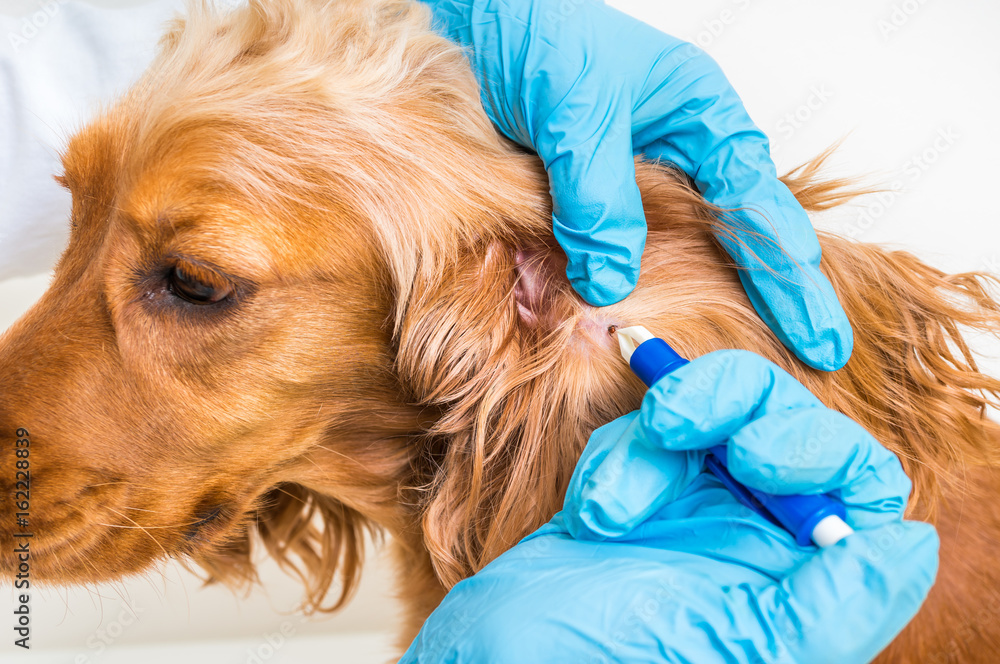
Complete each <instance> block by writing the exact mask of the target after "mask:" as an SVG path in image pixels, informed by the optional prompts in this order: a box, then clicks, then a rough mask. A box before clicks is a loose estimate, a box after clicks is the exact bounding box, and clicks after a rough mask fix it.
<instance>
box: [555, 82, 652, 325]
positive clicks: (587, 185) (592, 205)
mask: <svg viewBox="0 0 1000 664" xmlns="http://www.w3.org/2000/svg"><path fill="white" fill-rule="evenodd" d="M621 94H623V93H621V91H618V90H607V91H605V92H603V93H601V94H597V95H595V92H594V91H593V90H592V89H590V86H575V87H574V88H573V89H572V90H571V91H570V93H569V94H568V95H567V97H566V98H564V99H563V101H562V103H561V104H560V105H559V107H558V108H557V109H556V111H555V112H554V113H552V114H551V115H550V116H549V117H548V119H547V120H546V123H545V125H544V126H543V128H542V130H541V131H540V132H539V134H538V136H537V138H536V141H535V147H536V149H537V150H538V154H539V156H541V158H542V160H543V162H544V163H545V167H546V169H547V171H548V174H549V185H550V192H551V195H552V203H553V208H552V210H553V212H552V229H553V233H554V234H555V237H556V240H557V241H558V242H559V244H560V246H561V247H562V248H563V251H564V252H565V253H566V257H567V259H568V263H567V266H566V276H567V277H568V278H569V281H570V283H571V284H572V285H573V288H575V289H576V291H577V292H578V293H579V294H580V295H581V297H583V298H584V299H585V300H586V301H587V302H589V303H590V304H592V305H594V306H605V305H608V304H614V303H615V302H618V301H620V300H622V299H623V298H625V296H627V295H628V294H629V293H631V292H632V289H633V288H634V287H635V284H636V281H637V279H638V278H639V268H640V260H641V258H642V252H643V249H644V248H645V245H646V216H645V213H644V211H643V207H642V198H641V196H640V194H639V187H638V185H637V184H636V181H635V162H634V157H633V155H632V134H631V114H630V107H629V100H628V99H625V98H623V97H621V96H619V97H618V98H613V97H609V95H621Z"/></svg>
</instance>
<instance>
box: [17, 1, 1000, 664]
mask: <svg viewBox="0 0 1000 664" xmlns="http://www.w3.org/2000/svg"><path fill="white" fill-rule="evenodd" d="M191 13H192V18H191V19H190V20H188V21H187V22H182V21H178V22H176V23H175V24H174V25H173V26H172V27H171V29H170V31H169V32H168V34H167V36H166V37H165V38H164V40H163V42H162V51H161V53H160V55H159V56H158V58H157V59H156V61H155V62H154V63H153V65H152V66H151V67H150V69H149V71H148V72H147V73H146V75H145V77H144V78H143V79H142V80H141V81H140V82H139V83H138V84H137V85H136V86H135V87H134V88H133V89H132V90H131V91H130V92H129V93H128V94H127V95H126V96H125V97H123V98H122V99H121V100H120V101H118V102H117V103H116V104H115V105H114V106H112V107H111V108H109V109H107V110H106V111H105V112H103V113H102V114H101V115H100V116H99V117H98V118H97V119H96V120H94V121H93V122H92V123H90V124H89V125H88V126H87V127H85V128H84V129H83V130H81V131H80V132H79V133H77V134H76V135H75V136H74V137H73V139H72V141H71V143H70V145H69V147H68V149H67V150H66V153H65V155H64V168H65V173H64V175H63V176H62V181H63V182H64V184H65V185H66V186H67V187H68V188H69V189H70V191H71V192H72V194H73V226H74V229H73V231H72V235H71V239H70V243H69V246H68V248H67V249H66V251H65V253H64V254H63V256H62V258H61V259H60V261H59V263H58V266H57V268H56V273H55V279H54V281H53V283H52V286H51V287H50V289H49V291H48V292H47V293H46V294H45V295H44V296H43V297H42V299H41V300H40V301H39V302H38V303H37V304H36V305H35V306H34V307H33V308H32V309H31V310H30V311H29V312H28V313H27V314H25V316H24V317H23V318H22V319H20V320H19V321H18V322H17V323H16V324H15V325H14V326H13V327H12V328H11V329H10V330H9V331H8V332H7V333H6V334H5V335H4V336H3V337H2V338H0V375H2V376H3V377H4V382H3V385H2V388H0V432H2V437H3V447H2V452H0V454H2V456H0V468H3V482H4V486H6V487H7V488H8V490H9V492H11V493H13V490H14V487H13V482H12V478H13V477H14V472H13V469H14V465H15V464H14V461H15V457H14V450H15V443H14V440H13V436H15V431H16V430H17V429H18V428H19V427H23V428H24V429H26V430H27V432H28V433H29V434H30V435H29V439H30V468H31V519H32V521H31V530H32V531H33V532H34V533H35V536H34V538H33V541H32V543H31V546H32V574H33V576H34V578H36V579H40V580H45V581H48V582H51V583H59V584H72V583H82V582H92V581H102V580H107V579H116V578H119V577H121V576H123V575H126V574H132V573H138V572H142V571H143V570H146V569H148V568H150V566H151V565H153V564H154V563H155V562H156V561H157V560H160V559H163V558H165V557H167V556H177V557H181V558H182V559H188V560H193V561H194V562H196V563H198V564H200V565H201V566H202V567H203V568H205V569H206V570H207V571H208V573H209V575H210V577H211V578H213V579H219V580H223V581H240V580H248V579H251V578H253V574H254V573H253V567H252V565H251V563H250V547H251V543H252V542H262V543H263V544H264V546H266V547H267V548H268V550H269V551H270V552H271V553H272V554H273V555H275V556H276V557H278V559H279V560H281V561H285V562H288V563H292V564H295V565H297V568H298V569H299V570H300V571H301V573H302V575H303V577H304V580H305V581H306V585H307V597H306V604H307V606H309V607H312V608H321V609H324V610H325V609H328V608H335V607H336V606H339V605H340V604H341V603H342V602H343V601H345V600H346V598H347V597H348V595H349V591H350V589H351V587H352V586H353V582H354V580H355V579H356V576H357V574H358V573H359V571H360V568H359V565H360V560H361V558H362V551H361V547H362V542H363V541H364V531H365V530H366V529H370V530H373V531H377V532H387V533H389V534H391V536H392V542H393V546H394V548H395V550H396V554H397V560H398V565H399V573H400V577H399V579H400V580H399V589H400V595H401V597H402V599H403V601H404V604H405V607H406V611H407V617H406V623H405V626H404V628H403V631H402V634H401V636H400V642H401V644H405V643H407V642H408V641H409V640H410V639H411V638H412V637H413V635H414V634H415V633H416V630H417V629H419V626H420V624H421V622H422V621H423V619H424V618H425V617H426V616H427V615H428V613H429V612H430V611H431V610H432V609H433V608H434V607H435V606H436V605H437V603H438V602H439V601H440V599H441V598H442V597H443V596H444V594H445V592H446V590H447V588H449V587H451V586H452V585H453V584H454V583H456V582H457V581H458V580H460V579H461V578H463V577H465V576H467V575H469V574H472V573H474V572H475V571H476V570H478V569H480V568H482V567H483V566H484V565H485V564H486V563H488V562H489V561H490V560H492V559H493V558H495V557H496V556H497V555H499V554H500V553H501V552H502V551H504V550H505V549H507V548H509V547H510V546H511V545H513V544H514V543H515V542H516V541H517V540H518V539H520V538H521V537H522V536H524V535H526V534H527V533H529V532H531V531H532V530H534V529H535V528H537V527H538V526H539V525H541V524H542V523H544V522H545V521H547V520H548V519H549V517H550V516H551V515H552V514H553V513H554V512H556V511H557V510H558V509H559V507H560V505H561V498H562V494H563V491H564V490H565V487H566V484H567V482H568V479H569V477H570V475H571V473H572V470H573V468H574V465H575V462H576V460H577V458H578V456H579V453H580V451H581V449H582V448H583V445H584V444H585V443H586V440H587V437H588V435H589V433H590V432H591V431H592V430H593V429H595V428H597V427H598V426H600V425H602V424H605V423H607V422H608V421H610V420H612V419H613V418H615V417H617V416H619V415H622V414H624V413H626V412H628V411H630V410H632V409H634V408H636V407H637V406H638V403H639V400H640V397H641V394H642V386H641V385H640V384H639V383H638V381H637V380H636V379H635V378H634V377H632V376H631V375H630V374H629V372H628V369H627V367H625V365H624V364H623V363H622V362H621V360H620V358H619V357H618V355H617V350H616V346H615V343H614V339H613V338H612V337H611V336H610V335H609V334H608V329H609V327H610V326H622V325H629V324H643V325H645V326H647V327H648V328H650V329H651V330H652V331H653V332H654V333H657V334H658V335H660V336H663V337H665V338H668V339H671V340H672V341H675V342H676V345H677V346H678V350H679V351H680V352H681V353H682V354H685V355H687V356H697V355H701V354H703V353H706V352H708V351H710V350H714V349H717V348H746V349H750V350H753V351H756V352H758V353H761V354H763V355H765V356H767V357H769V358H770V359H772V360H773V361H775V362H777V363H778V364H780V365H781V366H783V367H784V368H786V369H787V370H788V371H790V372H791V373H792V374H793V375H795V376H796V377H797V378H798V379H800V380H802V381H803V382H804V383H805V384H806V385H807V386H808V387H809V388H810V389H811V390H813V391H814V392H815V393H816V394H817V395H818V396H819V397H820V398H822V399H823V400H824V401H825V402H826V403H827V404H828V405H830V406H831V407H834V408H837V409H839V410H841V411H843V412H845V413H846V414H848V415H850V416H851V417H853V418H855V419H857V420H858V421H860V422H861V423H862V424H864V425H865V426H866V427H867V428H868V429H869V430H870V431H871V432H872V433H873V434H874V435H875V436H876V438H878V439H879V440H880V441H882V442H883V443H884V444H885V445H887V446H888V447H889V448H890V449H892V450H894V451H895V452H896V453H897V454H899V455H900V457H901V460H902V461H903V464H904V467H905V468H906V469H907V472H908V473H909V474H910V476H911V478H912V479H913V481H914V494H913V497H912V499H911V504H910V514H911V515H912V516H913V517H915V518H928V519H932V520H934V521H935V522H936V523H937V524H938V527H939V530H940V534H941V538H942V552H941V566H940V572H939V575H938V581H937V584H936V586H935V588H934V590H933V591H932V593H931V596H930V598H929V599H928V601H927V603H926V604H925V606H924V608H923V609H922V611H921V613H920V614H919V615H918V617H917V618H916V619H915V621H914V622H913V623H912V624H911V625H910V626H909V627H908V628H907V629H906V631H904V633H903V634H902V635H901V636H900V637H899V638H897V640H896V641H895V642H894V643H893V644H892V645H891V646H890V649H889V650H888V651H886V653H884V654H883V657H884V658H885V661H897V662H899V661H920V662H935V661H950V660H954V661H962V662H974V661H981V662H986V661H993V658H994V656H995V653H996V652H998V651H1000V627H998V626H997V621H996V620H995V618H994V617H995V614H996V610H997V608H998V607H1000V594H998V580H1000V571H997V569H996V566H995V565H994V564H993V562H992V558H993V551H994V546H995V542H996V541H998V538H1000V516H998V512H997V511H996V510H993V509H991V508H990V509H984V507H985V506H988V505H991V504H992V503H995V502H996V500H997V499H998V497H1000V480H998V478H997V476H996V475H995V474H994V473H993V471H992V469H991V466H993V465H995V463H996V461H997V459H996V456H997V455H996V450H995V448H996V443H997V440H998V438H1000V427H998V426H997V424H995V423H994V422H992V421H990V420H988V419H986V418H985V415H984V406H985V405H986V404H987V403H995V402H996V401H995V400H996V396H997V393H998V391H1000V382H998V381H997V380H995V379H993V378H990V377H989V376H986V375H984V374H982V373H980V372H979V371H978V370H977V368H976V366H975V362H974V360H973V359H972V356H971V355H970V354H969V353H968V352H967V349H966V348H965V345H964V342H963V341H962V337H961V336H960V333H959V330H958V327H957V326H958V325H963V326H970V327H973V328H978V329H980V330H985V331H988V332H992V333H996V332H997V331H998V330H1000V307H998V305H997V302H996V301H995V300H994V299H992V298H991V295H990V292H989V285H988V283H987V281H988V279H987V277H985V276H983V275H971V274H969V275H957V276H949V275H945V274H942V273H940V272H938V271H936V270H934V269H932V268H930V267H928V266H926V265H925V264H923V263H921V262H920V261H919V260H917V259H916V258H914V257H912V256H910V255H908V254H905V253H899V252H896V253H890V252H887V251H884V250H881V249H879V248H876V247H873V246H867V245H862V244H858V243H852V242H849V241H847V240H844V239H841V238H837V237H833V236H826V235H824V236H823V237H822V238H821V239H822V242H823V245H824V256H825V259H824V270H825V272H826V274H827V275H828V276H829V277H830V279H831V282H832V283H833V284H834V286H835V288H836V289H837V291H838V293H839V294H840V297H841V300H842V302H843V304H844V306H845V309H846V311H847V313H848V315H849V316H850V318H851V320H852V323H853V326H854V330H855V335H856V343H855V350H854V354H853V356H852V358H851V361H850V362H849V363H848V365H847V366H846V367H845V368H844V369H842V370H840V371H838V372H835V373H823V372H818V371H814V370H811V369H809V368H807V367H805V366H804V365H802V364H801V363H799V362H798V361H797V360H796V359H795V358H794V356H793V355H792V354H791V353H790V352H789V351H787V350H786V349H785V348H784V347H782V346H781V344H780V343H779V342H777V341H776V340H775V339H774V337H773V335H772V334H771V333H770V331H769V330H768V328H767V327H766V325H765V324H764V323H763V322H762V321H761V320H760V319H759V317H758V316H757V315H756V314H755V313H754V311H753V309H752V308H751V306H750V304H749V302H748V300H747V298H746V296H745V294H744V292H743V290H742V288H741V286H740V283H739V280H738V278H737V276H736V272H735V271H734V270H733V269H732V268H731V266H730V265H729V261H728V259H727V257H726V256H725V254H724V253H722V252H721V251H720V249H719V248H718V245H717V243H716V242H715V241H714V240H713V238H712V231H713V229H715V230H716V231H717V232H727V228H728V227H727V226H726V223H725V221H724V219H725V215H724V214H721V213H720V211H718V210H713V209H712V208H711V207H710V206H708V205H706V204H705V203H704V202H703V201H702V200H701V199H700V197H699V196H698V195H697V194H696V193H694V192H693V191H692V189H691V188H690V186H689V183H688V182H687V181H686V179H685V178H683V177H680V176H677V175H676V174H674V173H672V172H671V171H669V170H667V169H664V168H661V167H659V166H657V165H654V164H648V163H643V162H641V161H640V162H637V171H638V173H637V177H638V181H639V184H640V187H641V189H642V192H643V195H644V202H645V207H646V213H647V217H648V222H649V239H648V242H647V248H646V252H645V254H644V256H643V272H642V276H641V278H640V281H639V284H638V286H637V287H636V289H635V292H634V293H633V294H632V295H631V296H630V297H628V298H627V299H626V300H625V301H623V302H621V303H619V304H617V305H614V306H609V307H604V308H600V309H595V308H592V307H589V306H587V305H585V304H584V303H583V302H582V301H581V300H580V299H579V297H578V296H576V294H575V293H574V292H573V291H572V289H571V288H570V286H569V284H568V283H567V282H566V280H565V277H564V276H563V274H562V268H563V264H562V263H561V253H560V251H559V249H558V247H557V246H556V245H555V244H554V243H553V241H552V236H551V229H550V223H551V217H550V207H549V206H550V202H549V200H548V194H547V190H548V184H547V180H546V177H545V173H544V171H543V170H542V168H541V166H540V164H539V162H538V161H537V159H536V158H535V157H533V156H531V155H528V154H526V153H524V152H523V151H521V150H519V149H517V148H516V147H514V146H512V145H511V144H510V143H508V142H506V141H505V140H503V139H502V138H500V137H499V136H498V135H497V134H496V132H495V130H494V129H493V127H492V126H491V125H490V123H489V120H488V118H487V117H486V115H485V113H484V112H483V110H482V108H481V106H480V102H479V95H478V91H477V89H476V84H475V80H474V78H473V76H472V74H471V72H470V70H469V68H468V65H467V63H466V61H465V59H464V55H463V54H462V52H461V51H460V50H459V49H458V48H456V47H454V46H453V45H451V44H450V43H448V42H447V41H446V40H444V39H443V38H441V37H438V36H436V35H435V34H433V33H432V32H431V31H430V29H429V15H428V12H427V10H426V8H424V7H422V6H419V5H417V4H416V3H411V2H407V1H404V0H341V1H323V0H270V1H267V2H264V1H263V0H260V1H259V2H254V3H252V4H251V7H250V8H249V9H247V10H241V11H238V12H236V13H233V14H229V15H216V14H214V13H213V12H212V11H209V10H206V9H204V8H199V7H192V9H191ZM813 176H814V172H813V170H812V169H811V167H810V168H807V169H806V170H805V171H801V172H799V173H797V174H796V175H795V176H794V177H790V178H786V182H787V183H788V185H789V187H790V188H791V189H792V190H793V192H795V193H796V195H797V196H798V197H799V199H800V201H802V203H803V204H804V205H805V206H806V207H807V208H809V209H819V208H823V207H826V206H829V205H832V204H835V203H837V202H840V201H841V200H842V199H843V198H845V197H846V196H847V194H844V193H841V192H840V190H838V189H837V188H836V187H835V186H834V185H832V184H817V183H815V182H814V178H813ZM730 230H731V229H730ZM185 297H186V298H188V299H185ZM192 300H194V301H192ZM620 386H624V387H620ZM3 510H4V512H3V518H4V520H5V523H13V515H12V514H11V513H10V512H11V511H12V507H11V503H10V501H7V502H5V503H4V507H3ZM317 513H318V514H319V515H320V516H321V517H322V519H321V522H322V524H323V526H324V528H323V530H322V531H320V530H317V528H316V527H315V521H314V520H311V517H312V516H313V515H315V514H317ZM2 537H3V540H2V542H0V551H2V553H0V565H2V570H3V572H4V574H5V575H6V576H8V577H10V576H12V570H13V569H14V568H15V564H16V563H15V559H14V558H13V556H12V554H11V551H12V550H13V544H12V532H11V529H10V528H9V527H5V528H4V529H3V535H2ZM879 553H880V552H879V551H877V550H876V551H872V556H874V557H877V556H878V555H879ZM335 571H336V572H337V573H339V574H340V575H341V577H342V581H343V587H344V591H343V593H342V594H341V595H340V597H339V599H338V600H335V601H334V602H333V607H327V606H323V604H322V603H323V598H324V595H325V593H326V591H327V589H328V588H329V587H330V585H331V583H332V582H333V580H334V572H335ZM990 607H992V609H991V608H990Z"/></svg>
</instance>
